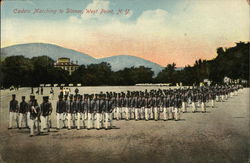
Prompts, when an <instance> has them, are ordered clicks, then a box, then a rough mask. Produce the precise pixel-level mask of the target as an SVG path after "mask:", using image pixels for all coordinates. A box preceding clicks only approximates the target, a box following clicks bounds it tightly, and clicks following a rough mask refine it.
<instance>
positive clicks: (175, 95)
mask: <svg viewBox="0 0 250 163" xmlns="http://www.w3.org/2000/svg"><path fill="white" fill-rule="evenodd" d="M242 89H243V87H242V86H241V85H226V86H210V87H192V88H175V89H152V90H145V91H127V92H120V93H116V92H105V93H104V92H100V93H99V94H82V95H81V94H79V92H78V91H75V94H74V95H73V94H71V95H63V94H62V93H60V94H59V95H58V101H57V102H56V106H55V107H53V106H52V103H51V102H50V101H49V96H43V102H42V103H41V104H40V105H39V104H38V102H37V100H36V98H35V95H30V100H29V101H28V102H26V100H25V96H22V101H21V102H20V103H18V101H17V100H16V95H15V94H13V95H12V100H11V101H10V104H9V105H10V107H9V111H10V118H9V129H12V123H13V120H15V121H16V124H17V127H18V128H20V129H21V128H29V129H30V136H33V135H34V129H36V130H37V134H41V133H44V132H49V131H50V128H51V127H52V120H51V114H52V112H53V110H54V109H53V108H55V111H56V124H55V126H56V129H57V130H60V129H61V128H68V129H69V130H70V129H72V128H76V129H78V130H79V129H84V128H86V129H88V130H89V129H93V128H95V129H97V130H99V129H102V128H104V129H112V127H113V124H112V122H113V120H114V119H115V120H127V121H129V120H135V121H138V120H145V121H148V120H155V121H158V120H164V121H168V120H175V121H178V120H180V119H181V113H187V112H188V110H190V111H191V112H192V113H195V112H202V113H206V110H207V107H212V108H213V107H215V103H216V102H221V101H226V100H227V99H228V98H230V97H233V96H235V95H237V94H238V92H240V91H241V90H242Z"/></svg>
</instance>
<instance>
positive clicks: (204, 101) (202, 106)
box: [201, 92, 206, 113]
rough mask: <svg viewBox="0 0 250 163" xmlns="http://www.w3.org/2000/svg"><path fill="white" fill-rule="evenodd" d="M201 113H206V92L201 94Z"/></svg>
mask: <svg viewBox="0 0 250 163" xmlns="http://www.w3.org/2000/svg"><path fill="white" fill-rule="evenodd" d="M201 112H202V113H205V112H206V95H205V92H202V93H201Z"/></svg>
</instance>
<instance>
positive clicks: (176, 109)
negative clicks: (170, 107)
mask: <svg viewBox="0 0 250 163" xmlns="http://www.w3.org/2000/svg"><path fill="white" fill-rule="evenodd" d="M180 107H181V100H180V98H179V95H176V96H175V99H174V118H175V121H178V120H180Z"/></svg>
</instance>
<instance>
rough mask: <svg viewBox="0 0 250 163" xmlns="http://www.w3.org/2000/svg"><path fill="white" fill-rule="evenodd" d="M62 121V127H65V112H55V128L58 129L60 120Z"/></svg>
mask: <svg viewBox="0 0 250 163" xmlns="http://www.w3.org/2000/svg"><path fill="white" fill-rule="evenodd" d="M61 121H62V122H63V127H65V114H64V113H56V128H57V129H60V128H61V125H60V122H61Z"/></svg>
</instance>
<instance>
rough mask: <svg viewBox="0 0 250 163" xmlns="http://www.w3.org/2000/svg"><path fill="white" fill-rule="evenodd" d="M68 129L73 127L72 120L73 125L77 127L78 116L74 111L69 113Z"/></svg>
mask: <svg viewBox="0 0 250 163" xmlns="http://www.w3.org/2000/svg"><path fill="white" fill-rule="evenodd" d="M67 118H68V129H71V120H72V123H73V127H75V121H76V118H75V114H74V113H68V116H67Z"/></svg>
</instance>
